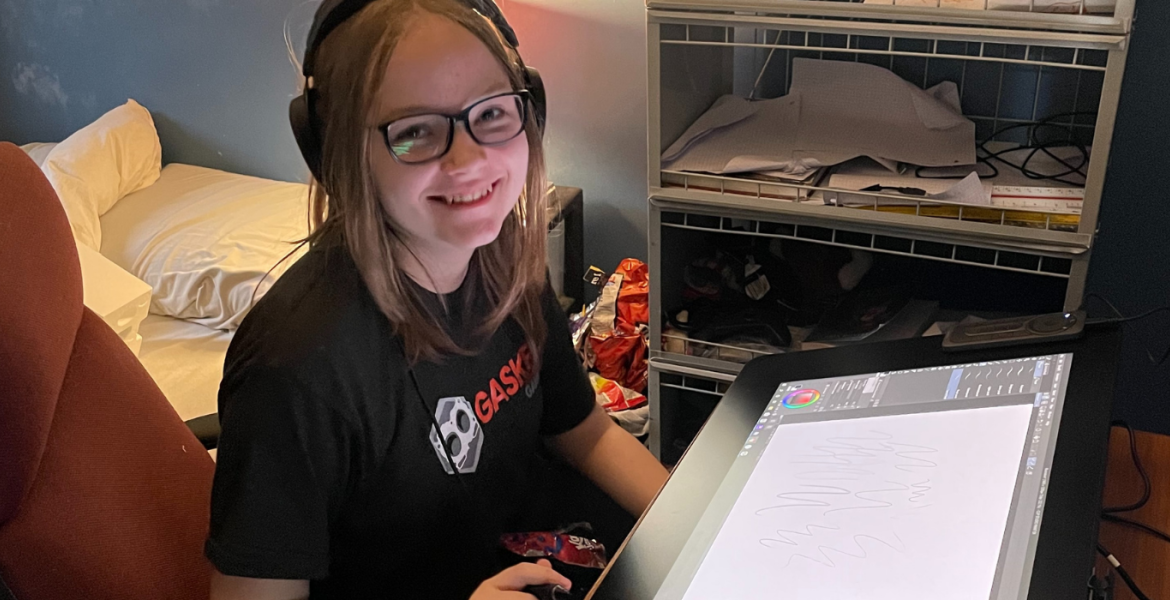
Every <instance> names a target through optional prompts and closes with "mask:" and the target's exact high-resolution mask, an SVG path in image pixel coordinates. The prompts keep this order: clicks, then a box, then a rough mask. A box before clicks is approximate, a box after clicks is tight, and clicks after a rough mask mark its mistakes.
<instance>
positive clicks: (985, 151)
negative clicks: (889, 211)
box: [914, 111, 1096, 186]
mask: <svg viewBox="0 0 1170 600" xmlns="http://www.w3.org/2000/svg"><path fill="white" fill-rule="evenodd" d="M1080 115H1094V116H1095V115H1096V113H1093V112H1085V111H1077V112H1067V113H1059V114H1055V115H1051V116H1048V117H1045V118H1043V119H1040V120H1038V121H1029V122H1026V123H1013V124H1011V125H1008V126H1006V127H1001V128H1000V129H998V130H996V131H994V132H992V134H991V135H990V136H988V137H987V138H985V139H984V140H983V141H981V142H978V143H977V144H976V150H978V151H979V152H980V153H981V155H980V156H977V157H976V163H977V165H976V166H978V165H987V166H988V167H989V168H990V169H991V174H990V175H985V174H983V173H980V174H979V176H980V177H981V178H988V177H997V176H998V175H999V169H998V168H997V167H996V166H995V164H994V163H993V162H992V161H998V162H1001V163H1003V164H1005V165H1007V166H1009V167H1011V168H1013V169H1016V170H1017V171H1019V172H1020V173H1021V174H1023V175H1024V176H1025V177H1027V178H1028V179H1037V180H1049V181H1056V182H1060V183H1066V184H1069V185H1075V186H1083V185H1084V184H1085V179H1087V178H1088V174H1087V173H1086V172H1085V168H1086V167H1087V166H1088V165H1089V159H1090V153H1089V148H1088V147H1087V146H1085V145H1084V144H1083V143H1081V142H1079V141H1077V140H1075V139H1074V138H1073V131H1072V129H1071V128H1072V126H1073V123H1072V122H1071V121H1070V122H1069V123H1055V122H1054V121H1056V120H1057V119H1062V118H1065V117H1071V118H1073V119H1075V118H1076V117H1077V116H1080ZM1016 129H1027V140H1026V142H1025V143H1023V144H1021V145H1019V146H1015V147H1011V148H1005V149H1003V150H999V151H994V152H993V151H992V150H991V149H989V148H988V147H987V144H988V143H989V142H992V141H995V139H996V138H998V137H999V136H1001V135H1003V134H1004V133H1007V132H1009V131H1013V130H1016ZM1044 129H1051V130H1059V131H1065V132H1067V134H1068V135H1067V138H1068V139H1067V140H1053V141H1047V142H1045V141H1041V140H1040V139H1039V137H1038V136H1037V132H1038V131H1040V130H1044ZM1069 146H1071V147H1073V148H1076V149H1077V150H1078V151H1079V154H1080V161H1079V162H1078V163H1077V164H1072V163H1070V162H1069V161H1068V160H1066V159H1064V158H1061V157H1059V156H1057V155H1056V154H1054V153H1053V152H1052V150H1051V148H1056V147H1069ZM1029 150H1030V152H1028V154H1027V156H1025V158H1024V160H1023V162H1021V163H1018V164H1017V163H1014V162H1011V161H1010V160H1008V159H1007V158H1004V156H1005V155H1007V154H1010V153H1013V152H1019V151H1029ZM1041 152H1043V153H1044V154H1045V155H1046V156H1048V157H1049V158H1051V159H1052V160H1054V161H1056V162H1057V163H1059V164H1061V165H1063V166H1064V168H1065V169H1066V170H1065V171H1062V172H1059V173H1041V172H1039V171H1033V170H1032V169H1030V168H1029V167H1028V165H1029V164H1030V163H1031V162H1032V160H1033V159H1034V158H1036V155H1037V154H1039V153H1041ZM925 168H926V167H918V168H916V169H915V170H914V175H915V176H916V177H921V178H923V179H961V178H963V177H966V175H967V174H966V173H964V174H963V175H951V176H931V175H923V174H922V172H923V169H925ZM976 172H978V169H976ZM1070 175H1076V176H1079V179H1074V180H1070V179H1067V177H1068V176H1070Z"/></svg>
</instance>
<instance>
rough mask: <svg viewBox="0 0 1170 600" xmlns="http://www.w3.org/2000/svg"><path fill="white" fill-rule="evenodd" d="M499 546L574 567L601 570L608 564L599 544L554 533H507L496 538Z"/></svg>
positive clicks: (528, 556) (522, 554) (527, 555)
mask: <svg viewBox="0 0 1170 600" xmlns="http://www.w3.org/2000/svg"><path fill="white" fill-rule="evenodd" d="M500 544H502V545H503V546H504V548H507V549H508V551H509V552H512V553H514V554H519V555H520V556H523V557H526V558H555V559H557V560H559V561H561V562H562V563H565V564H566V565H575V566H578V567H588V568H591V569H604V568H605V565H606V564H607V563H608V562H609V560H608V559H607V558H606V556H605V546H603V545H602V544H601V542H598V541H597V540H592V539H589V538H586V537H581V536H579V535H569V534H567V533H560V532H556V531H536V532H529V533H507V534H504V535H502V536H500Z"/></svg>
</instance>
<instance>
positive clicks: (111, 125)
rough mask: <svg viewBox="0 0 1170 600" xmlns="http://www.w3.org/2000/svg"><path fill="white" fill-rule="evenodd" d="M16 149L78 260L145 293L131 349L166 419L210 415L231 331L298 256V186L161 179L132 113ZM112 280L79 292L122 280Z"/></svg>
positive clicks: (302, 226)
mask: <svg viewBox="0 0 1170 600" xmlns="http://www.w3.org/2000/svg"><path fill="white" fill-rule="evenodd" d="M22 148H23V149H24V150H25V151H26V152H27V153H28V154H29V156H30V157H32V158H33V160H34V161H35V162H37V164H38V165H40V166H41V170H42V171H43V172H44V173H45V175H46V177H47V178H48V179H49V182H50V183H51V184H52V185H53V187H54V189H55V190H56V191H57V194H58V196H59V197H60V199H61V202H62V205H63V206H64V207H65V211H66V213H67V215H68V217H69V221H70V225H71V227H72V228H73V233H74V238H75V240H76V241H77V243H78V246H79V249H80V248H81V247H83V246H86V247H88V248H89V249H92V250H95V251H97V252H98V253H100V256H101V257H104V259H106V260H108V261H109V263H112V264H111V265H107V267H108V268H114V269H122V270H124V271H125V272H126V273H128V274H129V275H130V276H132V277H133V278H137V279H138V280H140V281H141V282H144V283H146V284H147V285H149V287H150V288H151V297H150V305H149V314H147V315H145V318H144V319H142V320H141V322H139V323H138V325H137V335H138V336H140V337H141V345H140V346H137V344H131V348H132V349H135V347H136V346H137V354H138V358H139V360H140V361H141V363H142V364H143V366H144V367H145V368H146V370H147V372H149V373H150V375H151V377H152V378H153V379H154V380H155V382H156V383H157V384H158V386H159V388H160V389H161V390H162V391H163V393H164V394H165V395H166V397H167V399H168V400H169V401H170V403H171V404H172V405H173V406H174V408H175V411H176V412H177V413H178V414H179V416H180V417H181V418H182V419H183V420H184V421H190V420H192V419H196V418H198V417H202V416H205V415H209V414H213V413H215V412H216V411H217V395H218V391H219V383H220V380H221V378H222V375H223V361H224V356H225V355H226V352H227V348H228V345H229V344H230V343H231V339H232V336H233V334H234V332H235V329H236V327H238V326H239V323H240V321H242V320H243V318H244V316H245V315H246V314H247V312H248V310H249V309H250V308H251V306H252V304H253V299H254V297H255V299H258V298H260V297H262V296H263V294H264V292H266V291H267V289H268V288H270V287H271V285H272V283H273V282H274V281H275V280H276V279H277V278H279V276H280V275H281V274H282V273H283V272H284V271H285V270H286V269H287V268H288V267H289V266H290V265H291V264H293V263H294V262H296V259H297V258H299V256H300V255H301V254H302V253H303V252H304V251H305V249H304V248H299V249H298V245H297V243H296V242H297V241H298V240H300V239H303V238H304V236H305V235H306V234H307V221H308V186H306V185H304V184H300V183H288V182H281V181H273V180H268V179H263V178H258V177H250V176H245V175H240V174H237V173H229V172H225V171H219V170H215V169H208V168H204V167H199V166H194V165H185V164H177V163H172V164H169V165H166V166H165V167H164V166H162V164H161V154H162V153H161V147H160V145H159V142H158V137H157V133H156V131H155V130H154V123H153V120H152V118H151V116H150V113H149V112H148V111H147V110H146V109H145V108H143V107H142V106H140V105H138V104H137V103H135V102H133V101H129V102H127V103H126V104H125V105H123V106H120V107H117V108H115V109H113V110H111V111H110V112H109V113H106V114H105V115H103V116H102V117H101V118H99V119H98V120H97V121H95V122H94V123H91V124H90V125H88V126H86V127H85V128H82V129H81V130H78V131H77V132H75V133H74V134H72V135H70V136H69V137H68V138H66V139H65V140H64V141H62V142H60V143H43V144H26V145H25V146H22ZM87 253H88V252H87ZM290 253H291V254H290ZM282 259H283V260H282ZM108 272H109V271H108V270H105V271H103V273H108ZM85 273H86V272H85V271H84V270H83V277H85ZM114 279H115V278H106V280H103V281H100V282H95V281H93V279H92V278H91V279H90V280H87V285H93V284H95V283H96V284H98V285H106V286H114V285H125V282H126V280H127V278H126V277H121V276H120V277H118V278H116V279H117V283H115V281H114ZM131 281H133V279H131ZM139 318H141V317H139Z"/></svg>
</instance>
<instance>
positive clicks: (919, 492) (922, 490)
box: [910, 479, 931, 508]
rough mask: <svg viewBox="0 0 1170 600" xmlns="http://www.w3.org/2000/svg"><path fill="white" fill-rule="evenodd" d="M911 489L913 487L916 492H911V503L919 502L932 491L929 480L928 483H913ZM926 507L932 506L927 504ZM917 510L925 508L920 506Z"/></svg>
mask: <svg viewBox="0 0 1170 600" xmlns="http://www.w3.org/2000/svg"><path fill="white" fill-rule="evenodd" d="M910 487H911V489H913V490H914V491H913V492H910V502H918V501H919V500H921V499H923V498H925V497H926V493H927V492H929V491H930V490H931V486H930V480H929V479H927V480H926V481H920V482H918V483H911V484H910ZM926 506H930V505H929V504H927V505H926ZM917 508H923V507H922V506H919V507H917Z"/></svg>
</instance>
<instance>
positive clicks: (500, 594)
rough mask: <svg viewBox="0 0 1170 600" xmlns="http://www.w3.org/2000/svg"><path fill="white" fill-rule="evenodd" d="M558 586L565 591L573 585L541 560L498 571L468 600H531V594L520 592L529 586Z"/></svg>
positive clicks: (480, 585) (550, 565)
mask: <svg viewBox="0 0 1170 600" xmlns="http://www.w3.org/2000/svg"><path fill="white" fill-rule="evenodd" d="M545 584H553V585H559V586H561V587H563V588H565V589H566V590H569V589H572V588H573V584H572V583H571V582H570V581H569V580H568V579H566V578H565V576H564V575H561V574H560V573H557V572H556V571H554V570H553V568H552V563H550V562H548V561H547V560H544V559H541V560H538V561H536V564H533V563H521V564H518V565H516V566H513V567H508V568H507V569H504V570H503V571H500V573H499V574H498V575H496V576H495V577H492V578H491V579H488V580H487V581H485V582H483V583H481V584H479V587H478V588H476V590H475V593H474V594H472V595H471V598H470V600H532V595H531V594H525V593H524V592H522V591H520V590H523V589H524V588H526V587H528V586H530V585H545Z"/></svg>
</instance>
